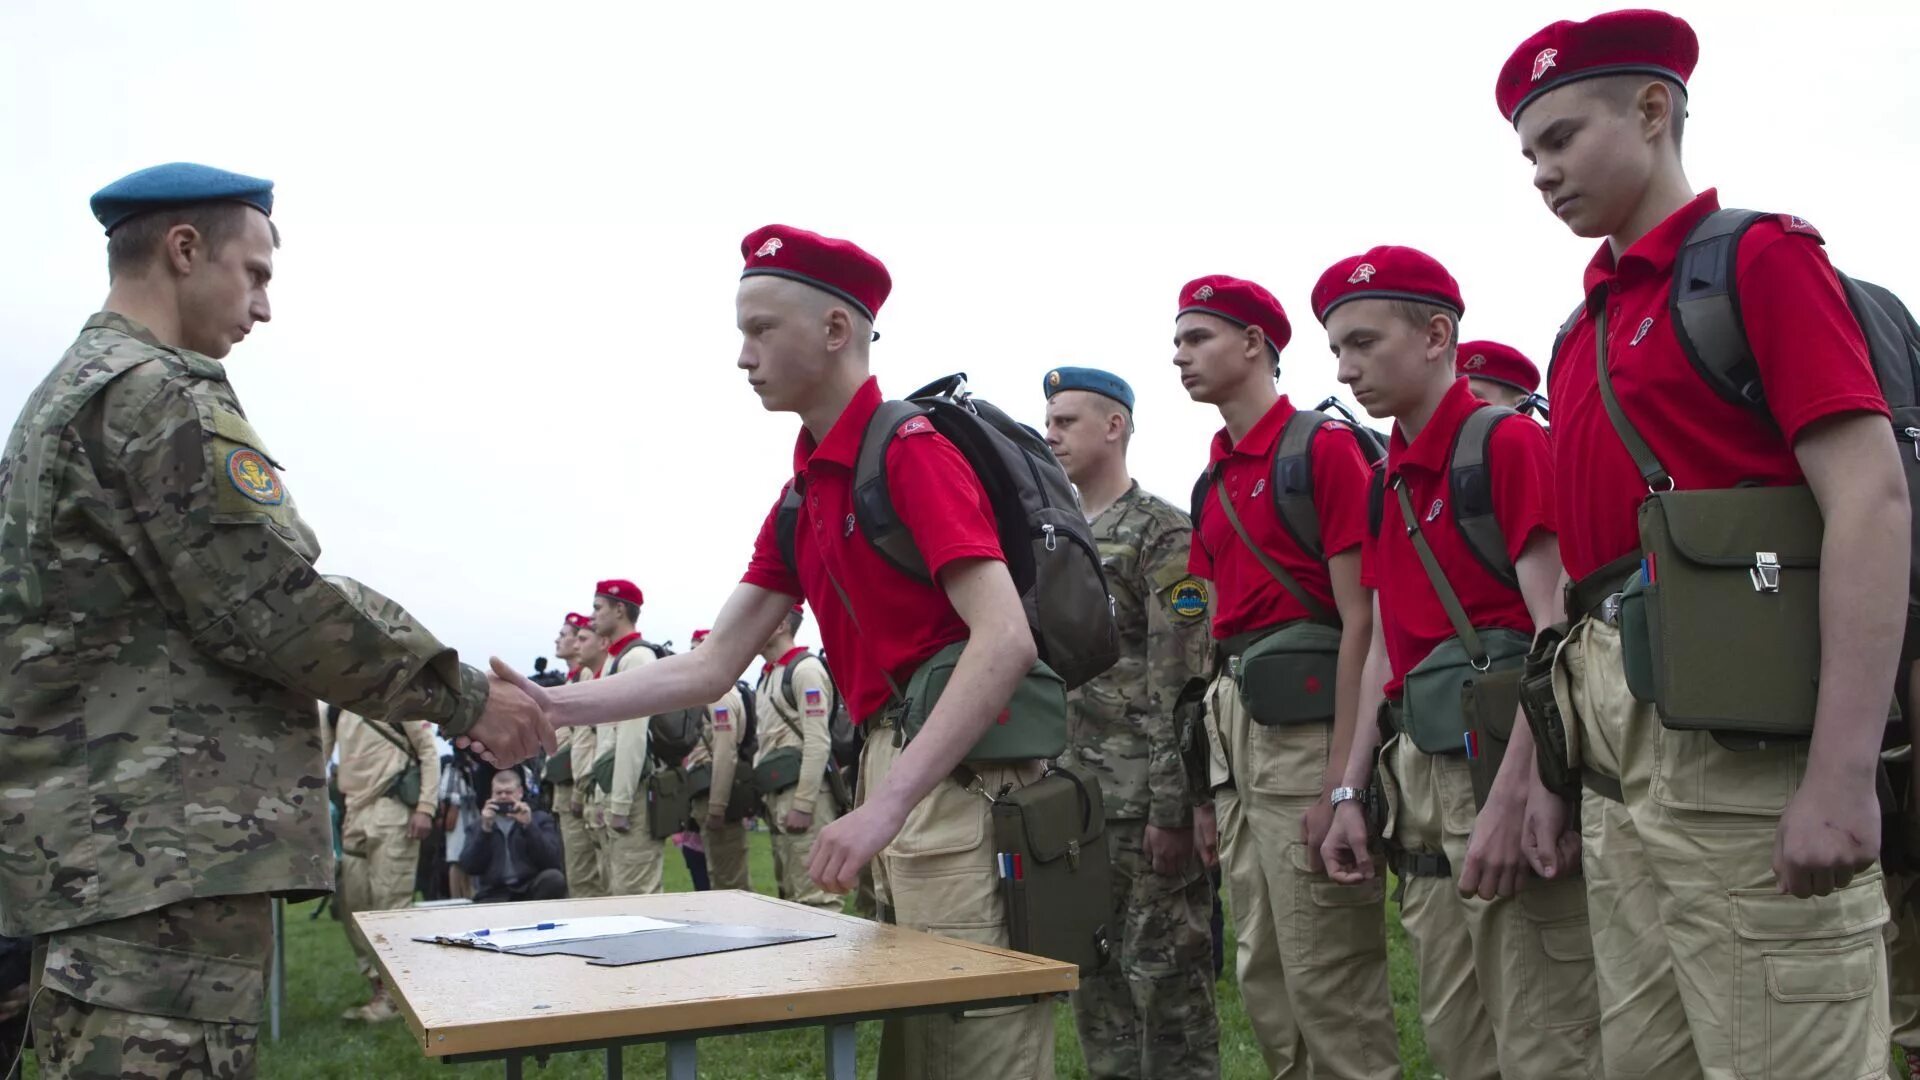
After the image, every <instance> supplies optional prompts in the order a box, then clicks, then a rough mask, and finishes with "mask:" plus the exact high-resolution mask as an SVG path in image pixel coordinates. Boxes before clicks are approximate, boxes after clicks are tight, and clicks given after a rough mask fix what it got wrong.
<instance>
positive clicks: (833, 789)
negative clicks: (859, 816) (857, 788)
mask: <svg viewBox="0 0 1920 1080" xmlns="http://www.w3.org/2000/svg"><path fill="white" fill-rule="evenodd" d="M852 772H854V770H852V769H841V768H836V767H834V766H831V765H830V766H828V767H827V793H828V794H830V795H832V796H833V805H834V807H835V808H836V809H837V810H838V811H839V813H840V816H841V817H846V816H847V815H848V814H851V813H853V806H854V803H853V787H854V783H855V782H856V780H857V779H858V777H857V776H855V777H853V778H849V777H848V774H849V773H852Z"/></svg>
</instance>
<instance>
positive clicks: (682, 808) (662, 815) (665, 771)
mask: <svg viewBox="0 0 1920 1080" xmlns="http://www.w3.org/2000/svg"><path fill="white" fill-rule="evenodd" d="M641 786H642V787H644V788H645V789H646V793H647V835H648V836H651V837H653V838H654V839H655V840H665V839H666V838H667V837H669V836H672V835H673V834H674V833H677V832H679V831H680V830H682V829H684V828H686V827H687V820H688V819H689V818H691V817H692V816H693V796H692V795H690V794H689V793H688V789H687V774H686V773H683V772H681V771H680V770H679V769H670V768H666V767H664V766H663V767H661V768H657V769H655V770H653V772H651V773H648V774H647V778H646V779H645V780H644V781H642V782H641Z"/></svg>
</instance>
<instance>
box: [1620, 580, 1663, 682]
mask: <svg viewBox="0 0 1920 1080" xmlns="http://www.w3.org/2000/svg"><path fill="white" fill-rule="evenodd" d="M1653 594H1654V590H1653V588H1652V587H1651V586H1649V585H1648V584H1647V579H1646V578H1645V577H1643V576H1641V575H1640V574H1635V575H1633V577H1631V578H1629V579H1628V580H1627V587H1626V588H1624V589H1621V590H1620V667H1621V669H1622V670H1623V671H1624V672H1625V673H1626V676H1627V692H1628V693H1630V694H1632V695H1633V699H1634V700H1635V701H1639V702H1643V703H1645V704H1648V705H1651V704H1653V703H1654V702H1655V700H1657V698H1656V696H1655V690H1654V685H1653V632H1652V631H1651V630H1650V629H1648V626H1647V606H1648V601H1649V600H1650V598H1651V597H1652V596H1653Z"/></svg>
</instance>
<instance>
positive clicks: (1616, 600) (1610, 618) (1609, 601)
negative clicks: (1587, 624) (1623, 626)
mask: <svg viewBox="0 0 1920 1080" xmlns="http://www.w3.org/2000/svg"><path fill="white" fill-rule="evenodd" d="M1600 621H1601V622H1604V623H1606V624H1607V625H1608V626H1619V625H1620V594H1619V593H1613V594H1612V595H1610V596H1608V597H1607V598H1606V599H1605V600H1602V601H1600Z"/></svg>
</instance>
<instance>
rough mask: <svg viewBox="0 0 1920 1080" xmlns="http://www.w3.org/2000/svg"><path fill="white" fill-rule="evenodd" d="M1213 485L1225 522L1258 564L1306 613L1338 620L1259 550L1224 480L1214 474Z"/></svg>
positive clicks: (1326, 619) (1329, 620)
mask: <svg viewBox="0 0 1920 1080" xmlns="http://www.w3.org/2000/svg"><path fill="white" fill-rule="evenodd" d="M1213 487H1214V490H1215V491H1217V492H1219V493H1220V509H1222V510H1224V511H1226V514H1227V522H1228V523H1229V524H1231V525H1232V526H1233V531H1234V532H1235V533H1237V534H1238V535H1239V537H1240V542H1241V543H1243V544H1245V545H1247V550H1248V551H1251V552H1253V557H1254V558H1256V559H1259V560H1260V565H1261V566H1264V567H1266V568H1267V573H1269V574H1271V575H1273V580H1275V581H1277V582H1279V583H1280V587H1281V588H1283V589H1285V590H1287V592H1288V593H1289V594H1290V595H1291V596H1292V597H1293V598H1294V599H1295V600H1298V601H1299V602H1300V606H1301V607H1304V608H1306V609H1307V614H1308V615H1311V616H1312V617H1313V618H1315V619H1318V620H1320V621H1321V622H1327V623H1334V622H1338V620H1337V619H1335V618H1334V617H1333V614H1332V613H1331V612H1329V611H1328V610H1327V609H1326V608H1325V607H1323V606H1322V605H1321V603H1320V601H1318V600H1315V599H1314V598H1313V596H1312V594H1310V593H1308V592H1307V590H1306V589H1304V588H1301V586H1300V582H1299V581H1297V580H1295V578H1294V576H1293V575H1292V574H1289V573H1287V570H1286V567H1283V566H1281V565H1280V564H1279V563H1277V562H1275V561H1273V558H1272V557H1271V556H1269V555H1268V554H1267V553H1266V552H1264V551H1262V550H1260V545H1258V544H1256V543H1254V542H1253V537H1251V536H1248V535H1247V527H1246V526H1245V525H1242V524H1240V512H1239V511H1237V510H1235V509H1234V508H1233V500H1232V499H1230V498H1228V497H1227V485H1226V481H1225V480H1224V479H1222V478H1220V477H1219V476H1217V475H1216V476H1215V478H1214V482H1213Z"/></svg>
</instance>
